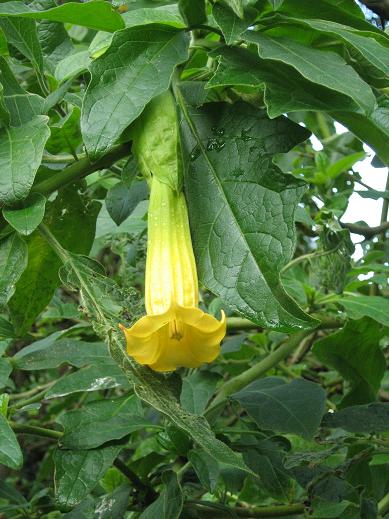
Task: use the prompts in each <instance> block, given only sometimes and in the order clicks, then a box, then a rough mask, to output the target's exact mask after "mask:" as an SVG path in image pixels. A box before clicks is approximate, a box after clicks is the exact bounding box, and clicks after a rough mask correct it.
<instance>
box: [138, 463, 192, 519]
mask: <svg viewBox="0 0 389 519" xmlns="http://www.w3.org/2000/svg"><path fill="white" fill-rule="evenodd" d="M162 481H163V483H164V488H163V490H162V492H161V494H160V496H159V497H158V499H157V500H156V501H154V503H152V504H151V505H150V506H148V507H147V508H146V510H144V511H143V512H142V514H141V515H140V517H139V519H179V517H181V512H182V507H183V505H184V497H183V495H182V489H181V485H180V483H179V481H178V479H177V474H176V473H175V472H172V471H170V472H164V473H163V474H162Z"/></svg>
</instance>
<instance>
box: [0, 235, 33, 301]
mask: <svg viewBox="0 0 389 519" xmlns="http://www.w3.org/2000/svg"><path fill="white" fill-rule="evenodd" d="M27 254H28V249H27V245H26V242H25V241H24V240H23V239H22V238H21V237H20V236H19V235H18V234H17V233H12V234H10V235H9V236H8V237H7V238H5V239H3V240H1V241H0V307H2V306H4V305H6V304H7V302H8V300H9V299H10V298H11V297H12V295H13V294H14V292H15V284H16V282H17V281H18V279H19V278H20V276H21V275H22V273H23V271H24V270H25V268H26V267H27Z"/></svg>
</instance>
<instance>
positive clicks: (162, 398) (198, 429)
mask: <svg viewBox="0 0 389 519" xmlns="http://www.w3.org/2000/svg"><path fill="white" fill-rule="evenodd" d="M61 254H63V255H64V254H67V253H66V251H64V250H63V249H61ZM67 255H68V262H67V263H66V264H65V265H64V268H63V270H62V279H63V281H64V283H66V284H69V285H70V286H71V287H72V288H75V287H78V288H79V290H80V297H81V301H82V304H83V305H84V307H85V309H86V310H87V312H88V314H89V316H90V318H91V320H92V322H93V323H94V325H95V327H96V330H98V333H99V334H100V335H101V337H103V338H104V339H105V340H107V342H108V343H109V347H110V352H111V356H112V358H113V359H114V361H115V362H116V363H117V364H118V366H120V368H121V370H122V371H123V372H124V373H125V376H126V377H127V379H128V380H129V381H130V382H131V383H133V384H134V388H135V392H136V394H137V395H138V396H139V398H141V399H142V400H143V401H144V402H146V403H148V404H149V405H151V406H152V407H154V408H155V409H156V410H157V411H160V412H161V413H163V414H164V415H165V416H167V417H168V418H169V419H170V421H171V422H172V424H173V425H175V426H176V427H178V429H181V430H182V431H183V432H185V433H186V434H188V435H189V436H190V437H191V438H192V439H193V441H195V442H196V443H197V444H198V445H199V446H200V447H201V448H202V449H203V450H204V451H205V452H206V453H207V454H208V455H209V456H211V457H212V458H214V459H215V460H217V461H220V462H223V463H225V464H226V465H229V466H232V467H235V468H238V469H240V470H242V471H244V472H249V473H250V474H253V473H252V472H251V471H249V469H248V468H247V467H246V465H245V464H244V463H243V462H242V459H241V457H240V456H239V455H238V454H237V453H235V452H234V451H233V450H231V449H230V448H229V447H228V446H227V445H225V444H224V443H223V442H221V441H220V440H217V439H216V438H215V435H214V433H213V431H212V430H211V428H210V426H209V424H208V422H207V421H206V419H205V418H204V417H202V416H198V415H193V414H190V413H188V412H186V411H185V410H184V409H182V407H180V405H179V403H178V402H177V398H176V387H175V385H174V387H172V384H171V383H170V382H169V380H167V379H166V378H165V377H163V376H161V375H159V374H157V373H155V372H154V371H152V370H151V369H149V368H147V367H145V366H140V365H139V364H137V363H136V362H135V361H134V360H132V359H131V358H130V357H128V356H127V354H126V353H125V350H124V348H123V336H122V334H121V333H119V331H118V330H117V322H118V321H119V322H120V320H121V318H122V317H124V315H126V313H128V312H129V308H130V300H128V301H126V300H125V299H124V300H123V297H124V294H123V290H119V287H118V286H117V285H116V284H115V282H114V281H113V280H112V279H109V278H106V277H105V276H104V275H103V273H102V271H101V268H100V267H99V266H98V264H97V263H96V262H93V261H92V260H90V259H89V261H88V258H85V257H77V256H75V255H71V256H70V255H69V254H67Z"/></svg>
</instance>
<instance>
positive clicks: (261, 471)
mask: <svg viewBox="0 0 389 519" xmlns="http://www.w3.org/2000/svg"><path fill="white" fill-rule="evenodd" d="M284 457H285V451H283V450H281V449H280V447H279V446H278V445H277V443H276V441H274V442H272V441H270V440H268V439H267V438H266V439H263V440H262V439H261V440H260V441H257V442H255V443H254V442H248V445H247V448H245V450H244V453H243V459H244V460H245V462H246V463H247V465H248V466H249V467H250V468H251V469H253V471H254V472H255V473H256V474H258V476H259V478H260V481H261V484H262V485H263V486H264V487H265V488H266V489H267V491H268V492H269V493H270V495H271V496H272V497H274V498H275V499H282V500H285V501H287V500H288V499H289V495H290V490H291V488H290V487H291V480H290V475H289V474H288V471H287V470H286V469H285V467H284V463H283V460H284Z"/></svg>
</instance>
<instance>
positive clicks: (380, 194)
mask: <svg viewBox="0 0 389 519" xmlns="http://www.w3.org/2000/svg"><path fill="white" fill-rule="evenodd" d="M354 193H358V195H359V196H361V197H362V198H371V199H373V200H379V199H380V198H385V200H389V191H377V190H376V189H366V190H365V191H354Z"/></svg>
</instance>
